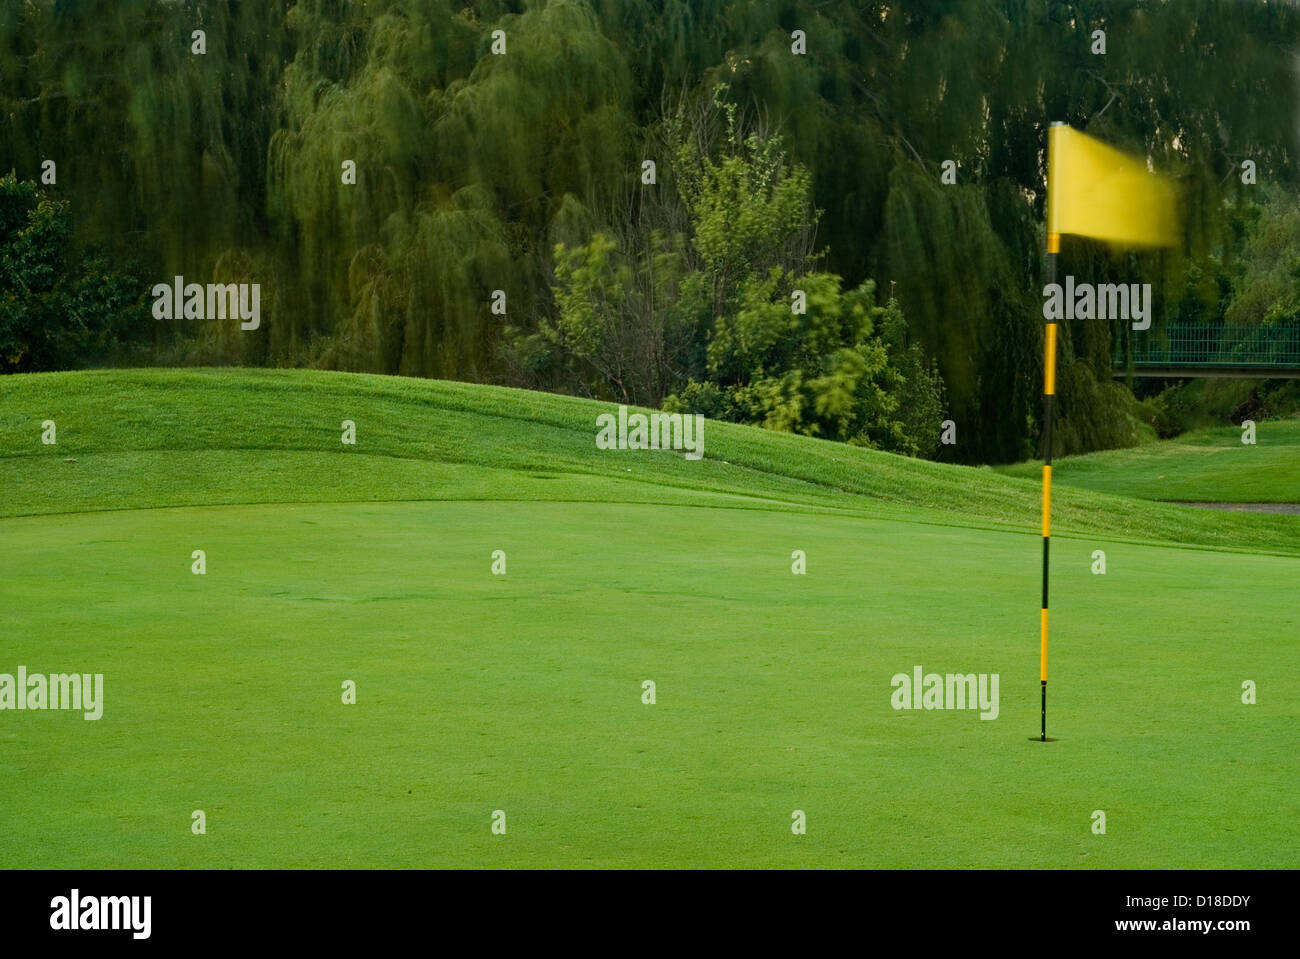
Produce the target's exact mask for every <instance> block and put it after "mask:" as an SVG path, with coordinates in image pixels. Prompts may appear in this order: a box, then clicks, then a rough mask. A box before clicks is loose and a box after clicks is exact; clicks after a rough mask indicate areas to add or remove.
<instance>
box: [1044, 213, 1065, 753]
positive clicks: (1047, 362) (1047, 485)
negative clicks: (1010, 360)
mask: <svg viewBox="0 0 1300 959" xmlns="http://www.w3.org/2000/svg"><path fill="white" fill-rule="evenodd" d="M1060 252H1061V235H1060V234H1059V233H1049V234H1047V282H1048V283H1049V284H1052V283H1055V282H1056V257H1057V254H1058V253H1060ZM1055 398H1056V323H1055V322H1053V321H1052V320H1048V321H1047V325H1046V326H1045V327H1044V336H1043V608H1042V611H1041V612H1040V613H1039V626H1038V629H1039V638H1038V678H1039V681H1040V683H1041V684H1042V696H1043V711H1042V725H1041V726H1040V728H1039V741H1040V742H1044V743H1045V742H1047V574H1048V559H1049V555H1048V554H1049V547H1050V544H1051V541H1052V405H1053V400H1054V399H1055Z"/></svg>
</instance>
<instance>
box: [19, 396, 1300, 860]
mask: <svg viewBox="0 0 1300 959" xmlns="http://www.w3.org/2000/svg"><path fill="white" fill-rule="evenodd" d="M607 409H609V407H608V406H604V405H600V404H594V403H586V402H583V401H578V400H571V399H563V398H559V397H548V396H540V395H537V394H528V393H522V392H519V391H508V390H492V389H487V388H476V387H467V386H462V385H458V384H432V383H426V382H418V381H405V380H392V379H388V378H383V377H350V376H345V375H341V374H301V373H270V372H267V373H253V372H249V371H226V372H187V373H166V372H157V371H132V372H127V373H101V374H60V375H58V376H40V377H23V378H18V377H8V378H5V379H4V380H3V381H0V441H3V450H2V453H3V459H2V461H0V484H2V485H0V490H3V491H4V492H5V493H6V501H5V504H4V505H5V510H4V511H5V512H6V513H8V514H10V515H9V516H8V518H5V519H0V544H2V545H0V589H2V590H3V603H2V604H0V635H2V636H3V637H4V640H3V644H2V645H0V654H2V655H0V672H9V673H12V672H13V671H14V670H15V669H16V668H17V667H18V666H19V665H25V666H27V667H28V669H29V671H32V672H37V671H42V672H64V671H74V670H75V671H78V672H99V673H103V674H104V677H105V679H104V682H105V697H104V698H105V705H104V715H103V718H102V719H100V720H98V721H86V720H84V719H82V718H81V715H80V714H79V713H73V712H55V711H45V712H38V711H31V712H26V711H25V712H13V711H3V712H0V762H3V765H4V768H5V771H6V772H5V775H4V776H3V777H0V865H4V866H17V867H51V866H89V867H112V866H128V867H134V866H140V867H144V866H187V867H209V866H399V867H407V866H469V867H502V866H533V867H537V866H605V867H609V866H614V867H618V866H638V867H644V866H682V867H690V866H700V867H721V866H778V867H801V866H835V867H856V866H892V867H974V866H1013V867H1020V866H1024V867H1028V866H1049V867H1088V868H1110V867H1130V866H1132V867H1141V866H1149V867H1186V866H1194V867H1197V866H1224V867H1230V866H1246V867H1253V866H1272V867H1281V866H1294V865H1296V864H1297V862H1298V861H1300V815H1297V814H1298V813H1300V800H1298V799H1297V790H1296V785H1297V773H1300V756H1298V755H1297V750H1296V748H1295V744H1296V736H1295V734H1296V729H1297V720H1300V669H1298V668H1297V667H1300V641H1298V636H1300V629H1298V628H1297V627H1298V626H1300V615H1298V614H1297V603H1296V599H1295V597H1296V595H1297V590H1296V585H1297V584H1298V583H1300V518H1297V517H1284V516H1268V517H1263V516H1241V515H1227V516H1225V515H1220V514H1212V515H1211V514H1208V513H1207V512H1205V511H1195V510H1183V509H1180V508H1178V507H1172V506H1165V505H1161V504H1151V503H1136V502H1134V501H1131V500H1121V499H1118V498H1115V497H1110V496H1106V495H1103V494H1099V493H1092V492H1087V491H1077V490H1076V491H1070V490H1063V491H1062V493H1061V497H1060V502H1059V515H1060V516H1061V525H1062V529H1061V531H1060V532H1059V533H1058V535H1056V536H1055V537H1054V542H1053V593H1052V610H1053V614H1052V615H1053V620H1052V622H1053V631H1052V637H1053V641H1052V674H1051V680H1052V685H1051V690H1052V692H1051V700H1050V704H1049V709H1050V733H1051V734H1052V735H1054V736H1057V737H1059V738H1060V741H1059V742H1056V743H1050V744H1040V743H1035V742H1030V741H1029V736H1030V735H1031V734H1033V733H1035V732H1036V730H1037V728H1038V692H1039V687H1038V599H1039V592H1038V591H1039V570H1040V550H1041V546H1040V539H1039V535H1038V534H1039V531H1038V528H1037V515H1036V506H1037V488H1036V485H1035V484H1033V483H1031V482H1027V481H1023V480H1018V479H1014V478H1008V477H1003V476H1000V475H998V474H996V473H993V472H992V471H988V470H970V469H962V468H958V467H947V466H940V465H938V464H930V463H917V462H915V461H906V460H900V459H898V458H896V457H890V456H885V455H883V454H879V453H873V452H870V451H865V450H851V449H846V448H844V447H836V446H832V445H831V444H826V443H819V442H817V441H813V440H808V439H802V438H798V437H789V436H779V435H774V434H769V433H764V432H762V431H758V430H751V429H745V428H740V427H734V426H724V425H722V424H713V423H710V424H708V432H706V443H705V448H706V458H705V459H704V460H702V461H700V462H699V463H689V462H686V461H684V460H683V459H682V458H681V457H680V455H677V454H671V453H654V454H651V453H636V452H601V451H597V450H595V449H594V443H593V435H594V419H595V414H596V413H597V412H602V411H605V410H607ZM47 417H48V418H53V419H55V420H56V422H59V425H60V434H59V444H58V445H57V446H56V447H53V448H51V447H46V448H42V447H41V445H40V443H39V435H40V424H41V422H42V421H43V420H44V419H45V418H47ZM347 417H351V418H352V419H354V420H355V421H356V423H357V430H358V445H357V448H355V449H351V450H347V449H344V448H342V447H341V444H340V443H339V440H338V436H339V433H338V425H339V423H340V421H341V420H342V419H343V418H347ZM67 459H72V460H74V462H72V463H68V462H66V460H67ZM331 498H333V499H337V500H340V501H338V502H330V501H329V500H330V499H331ZM69 503H70V504H72V508H75V509H76V510H81V512H70V511H66V510H68V509H69V507H68V506H67V505H66V504H69ZM207 503H215V504H218V505H204V504H207ZM158 504H161V505H162V508H148V507H150V506H153V505H158ZM96 509H98V510H99V511H88V510H96ZM1179 544H1182V545H1179ZM1189 544H1190V545H1189ZM195 549H203V550H204V551H205V552H206V558H207V572H206V574H205V575H203V576H196V575H193V574H192V573H191V572H190V563H191V553H192V551H193V550H195ZM1096 549H1103V550H1105V551H1106V554H1107V561H1108V570H1107V574H1106V575H1104V576H1099V575H1092V573H1091V572H1090V566H1091V563H1092V558H1091V557H1092V553H1093V551H1094V550H1096ZM494 550H502V551H504V552H505V554H506V557H507V564H508V566H507V572H506V574H505V575H493V574H492V572H491V566H492V553H493V551H494ZM794 550H804V551H805V552H806V554H807V574H806V575H802V576H796V575H792V573H791V553H792V551H794ZM918 665H919V666H922V667H924V669H925V671H927V672H930V671H935V672H940V673H947V672H958V673H997V674H999V677H1000V700H999V707H1000V708H999V713H998V716H997V718H996V719H994V720H991V721H985V720H981V719H980V718H979V714H978V712H977V711H971V710H966V711H957V710H949V711H941V710H936V711H923V710H916V711H895V710H894V709H892V708H891V706H890V695H891V693H892V689H891V686H890V679H891V677H892V676H893V675H894V674H896V673H907V674H910V673H911V672H912V669H913V667H915V666H918ZM345 680H353V681H355V683H356V684H357V703H356V704H355V705H344V704H343V703H342V702H341V686H342V683H343V682H344V681H345ZM645 680H653V681H654V682H655V684H656V702H655V704H654V705H646V704H643V702H642V682H643V681H645ZM1244 680H1253V681H1255V682H1256V683H1257V684H1258V690H1259V691H1258V699H1259V701H1258V703H1257V704H1256V705H1250V706H1247V705H1243V704H1242V702H1241V684H1242V682H1243V681H1244ZM196 809H202V810H203V811H204V812H205V814H206V817H207V834H206V835H204V836H195V835H192V834H191V831H190V822H191V818H190V817H191V813H192V811H194V810H196ZM1099 809H1100V810H1103V811H1104V812H1105V813H1106V817H1107V830H1106V834H1105V835H1102V836H1099V835H1094V834H1093V833H1092V831H1091V824H1092V820H1091V816H1092V814H1093V812H1094V810H1099ZM494 810H503V811H504V812H505V814H506V821H507V832H506V834H505V835H493V834H492V833H491V831H490V823H491V818H492V813H493V811H494ZM794 810H803V811H804V812H805V813H806V815H807V834H806V835H802V836H796V835H793V834H792V833H791V828H790V825H791V813H792V811H794Z"/></svg>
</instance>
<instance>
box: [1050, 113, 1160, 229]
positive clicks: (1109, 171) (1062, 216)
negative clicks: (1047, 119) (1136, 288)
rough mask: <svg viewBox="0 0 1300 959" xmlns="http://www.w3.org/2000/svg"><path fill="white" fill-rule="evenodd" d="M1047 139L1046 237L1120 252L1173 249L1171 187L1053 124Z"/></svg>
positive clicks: (1136, 163) (1136, 162) (1137, 164)
mask: <svg viewBox="0 0 1300 959" xmlns="http://www.w3.org/2000/svg"><path fill="white" fill-rule="evenodd" d="M1048 131H1049V132H1048V135H1047V234H1048V236H1049V237H1051V236H1052V235H1053V234H1056V235H1060V234H1062V233H1073V234H1075V235H1076V236H1091V237H1096V238H1097V239H1099V240H1106V241H1108V242H1111V243H1117V244H1121V245H1123V246H1173V245H1174V244H1176V243H1177V242H1178V216H1177V213H1176V210H1175V203H1174V188H1173V184H1172V183H1170V182H1169V181H1168V180H1166V179H1165V178H1164V177H1160V176H1157V175H1156V174H1154V173H1150V172H1148V171H1147V168H1146V163H1145V162H1144V161H1142V160H1140V159H1138V158H1137V157H1132V156H1129V155H1128V154H1127V153H1121V152H1120V151H1119V150H1116V149H1115V148H1114V147H1110V146H1107V145H1106V144H1104V143H1102V142H1101V141H1100V140H1094V139H1093V138H1092V137H1090V136H1088V135H1087V134H1084V133H1080V132H1079V131H1078V130H1075V129H1072V128H1070V127H1068V126H1066V125H1065V124H1064V123H1054V124H1052V126H1051V127H1049V128H1048Z"/></svg>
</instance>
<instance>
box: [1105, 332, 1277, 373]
mask: <svg viewBox="0 0 1300 959" xmlns="http://www.w3.org/2000/svg"><path fill="white" fill-rule="evenodd" d="M1127 335H1128V337H1130V339H1131V343H1132V350H1133V365H1134V366H1135V367H1141V366H1167V367H1183V366H1185V367H1234V368H1242V367H1252V366H1266V367H1295V368H1300V324H1298V323H1286V324H1278V325H1276V326H1259V325H1252V326H1227V325H1224V324H1210V323H1175V324H1171V325H1170V326H1169V327H1168V328H1167V329H1165V330H1161V331H1156V330H1154V329H1152V330H1146V331H1139V330H1130V331H1128V333H1127ZM1125 362H1126V360H1125V356H1124V347H1123V343H1122V342H1120V343H1119V344H1117V349H1116V352H1115V365H1116V367H1121V368H1122V367H1123V366H1124V365H1125Z"/></svg>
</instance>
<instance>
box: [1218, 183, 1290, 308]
mask: <svg viewBox="0 0 1300 959" xmlns="http://www.w3.org/2000/svg"><path fill="white" fill-rule="evenodd" d="M1256 212H1257V215H1256V216H1255V217H1254V218H1253V222H1252V223H1251V225H1250V226H1249V227H1247V229H1246V231H1245V237H1244V241H1245V242H1244V244H1243V247H1242V251H1241V257H1240V260H1239V261H1238V268H1237V270H1236V276H1235V277H1234V282H1233V287H1234V289H1233V297H1232V301H1231V305H1230V306H1229V307H1228V309H1227V311H1226V313H1225V316H1224V318H1225V319H1226V320H1227V321H1228V322H1229V323H1262V324H1265V325H1272V324H1275V323H1283V322H1295V321H1297V320H1300V202H1297V201H1296V199H1295V197H1294V196H1293V195H1292V194H1290V193H1283V192H1280V191H1273V192H1271V193H1269V194H1268V196H1267V199H1266V200H1265V201H1264V202H1263V203H1262V204H1261V205H1260V206H1259V207H1258V208H1257V211H1256Z"/></svg>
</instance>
